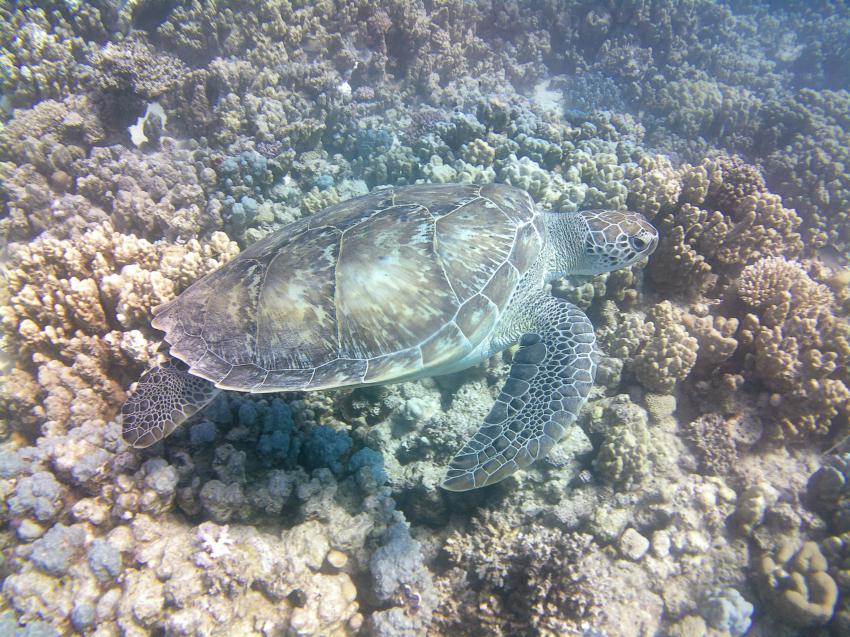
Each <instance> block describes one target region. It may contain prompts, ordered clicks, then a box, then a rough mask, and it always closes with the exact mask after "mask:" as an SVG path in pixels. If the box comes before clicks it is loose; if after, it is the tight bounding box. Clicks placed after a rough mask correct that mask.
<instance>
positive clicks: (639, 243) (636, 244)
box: [632, 237, 646, 252]
mask: <svg viewBox="0 0 850 637" xmlns="http://www.w3.org/2000/svg"><path fill="white" fill-rule="evenodd" d="M632 247H633V248H634V249H635V250H637V251H638V252H640V251H641V250H643V249H644V248H646V241H644V240H643V239H641V238H640V237H632Z"/></svg>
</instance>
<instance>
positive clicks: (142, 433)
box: [121, 359, 219, 448]
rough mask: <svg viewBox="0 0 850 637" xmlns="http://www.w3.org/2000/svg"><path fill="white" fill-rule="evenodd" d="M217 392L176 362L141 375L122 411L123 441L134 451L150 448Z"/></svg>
mask: <svg viewBox="0 0 850 637" xmlns="http://www.w3.org/2000/svg"><path fill="white" fill-rule="evenodd" d="M218 392H219V390H218V389H216V387H215V385H213V384H212V383H210V382H209V381H206V380H204V379H202V378H198V377H197V376H193V375H192V374H190V373H189V368H188V367H186V366H185V365H184V364H182V363H178V362H177V361H175V360H174V359H172V360H170V361H168V362H167V363H164V364H163V365H159V366H157V367H154V368H153V369H151V370H149V371H147V372H145V373H144V374H142V377H141V378H140V379H139V383H138V385H137V387H136V389H135V390H134V391H133V393H132V394H131V395H130V397H129V398H128V399H127V402H125V403H124V405H123V406H122V407H121V419H122V425H123V427H124V440H125V441H126V442H127V444H129V445H132V446H134V447H138V448H143V447H149V446H150V445H152V444H153V443H155V442H157V441H159V440H162V439H163V438H165V437H166V436H168V435H169V434H170V433H171V432H172V431H174V429H175V428H176V427H177V426H179V425H180V424H182V423H183V422H185V421H186V420H188V419H189V418H190V417H191V416H193V415H194V414H196V413H198V412H199V411H200V410H201V409H203V408H204V407H205V406H206V405H207V403H209V402H210V401H211V400H212V399H213V398H215V395H216V394H217V393H218Z"/></svg>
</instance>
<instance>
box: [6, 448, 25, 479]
mask: <svg viewBox="0 0 850 637" xmlns="http://www.w3.org/2000/svg"><path fill="white" fill-rule="evenodd" d="M26 469H27V464H26V463H25V462H24V460H23V458H21V455H20V454H19V453H17V452H15V451H0V479H4V480H5V479H7V478H16V477H18V476H19V475H21V474H22V473H24V472H25V471H26Z"/></svg>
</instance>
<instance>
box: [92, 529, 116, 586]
mask: <svg viewBox="0 0 850 637" xmlns="http://www.w3.org/2000/svg"><path fill="white" fill-rule="evenodd" d="M88 562H89V567H90V568H91V570H92V572H93V573H94V576H95V577H96V578H97V579H98V581H100V582H108V581H110V580H114V579H115V578H117V577H118V575H119V574H120V573H121V552H120V551H119V550H118V549H117V548H115V547H114V546H112V544H110V543H109V542H108V541H106V540H103V539H100V538H98V539H96V540H94V541H93V542H92V543H91V547H89V554H88Z"/></svg>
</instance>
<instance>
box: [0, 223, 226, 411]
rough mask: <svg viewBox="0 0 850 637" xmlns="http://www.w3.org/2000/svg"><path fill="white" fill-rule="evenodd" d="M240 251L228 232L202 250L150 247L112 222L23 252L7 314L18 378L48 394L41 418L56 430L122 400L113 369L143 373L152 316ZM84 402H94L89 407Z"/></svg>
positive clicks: (195, 244) (149, 354)
mask: <svg viewBox="0 0 850 637" xmlns="http://www.w3.org/2000/svg"><path fill="white" fill-rule="evenodd" d="M237 252H238V249H237V247H236V245H235V244H234V243H232V242H230V241H229V240H228V239H227V238H226V236H224V235H223V234H221V233H219V234H215V235H213V237H212V239H211V240H210V241H209V242H205V243H204V244H201V243H200V242H199V241H197V240H193V241H190V242H189V243H187V244H184V245H182V246H181V245H168V244H165V243H158V244H153V243H150V242H149V241H146V240H144V239H139V238H137V237H136V236H135V235H128V234H121V233H119V232H116V231H115V230H114V229H113V227H112V226H111V225H110V224H109V223H108V222H104V223H102V224H100V225H97V226H95V227H93V228H91V229H89V230H88V231H86V232H85V233H84V234H83V235H82V236H81V237H79V238H77V239H56V238H53V237H51V236H50V235H47V234H46V235H43V236H42V237H40V238H39V239H37V240H36V241H34V242H32V243H30V244H17V245H16V246H15V248H14V252H13V256H12V259H11V261H10V263H9V264H8V271H7V277H8V282H9V288H10V292H11V294H10V298H9V302H8V305H6V306H4V307H3V308H2V309H0V312H1V313H2V314H0V315H2V320H3V327H4V331H5V334H6V342H7V343H8V344H9V345H10V346H13V347H15V349H16V350H17V351H18V352H19V366H20V369H19V371H18V372H17V373H18V374H32V375H33V377H35V378H37V379H38V384H39V385H41V387H42V390H43V391H45V392H47V400H46V402H45V408H46V412H43V417H46V418H47V420H48V421H49V422H53V423H55V424H54V426H59V427H64V426H65V425H64V421H66V420H67V419H68V418H69V416H70V413H71V411H77V412H78V414H77V415H78V416H82V415H84V414H88V413H89V409H90V410H91V411H92V412H93V413H99V414H100V417H103V416H104V415H105V414H106V413H107V412H108V411H109V410H108V408H107V406H106V404H113V405H114V404H115V402H116V401H117V400H119V399H120V398H121V396H122V394H123V392H122V390H121V387H120V386H119V385H117V384H116V382H115V379H114V377H113V373H112V371H111V370H113V369H116V368H122V367H125V366H126V365H127V364H128V363H129V364H131V366H132V367H133V368H135V369H136V370H138V369H139V366H140V365H144V364H145V363H146V362H148V361H150V360H152V358H153V356H154V353H155V351H156V338H155V337H154V336H153V334H152V333H150V331H149V330H150V328H149V327H148V316H149V315H150V314H149V313H150V309H151V308H152V307H154V306H155V305H157V304H159V303H162V302H164V301H166V300H169V299H170V298H172V297H173V296H174V295H175V294H176V293H177V292H179V291H180V290H182V289H183V288H185V287H186V286H187V285H188V284H189V283H191V282H192V281H193V280H195V279H196V278H197V277H199V276H201V275H203V274H205V273H206V272H209V271H210V270H213V269H215V268H217V267H218V266H219V265H221V264H222V263H223V262H225V261H227V260H228V259H230V258H232V257H233V256H235V254H236V253H237ZM139 330H144V332H147V333H148V334H150V338H146V337H145V336H143V333H142V332H141V331H139ZM81 392H82V393H81ZM85 399H89V400H96V402H95V403H94V404H92V405H90V406H89V407H88V408H86V407H85V404H86V401H85ZM98 401H106V404H103V403H101V402H98ZM13 402H15V401H13ZM20 408H21V406H20V405H19V406H18V407H17V408H16V409H20ZM30 408H31V409H36V410H40V411H41V410H42V409H43V408H42V407H40V406H38V403H35V404H32V405H31V406H30ZM69 410H71V411H69ZM74 421H75V422H77V423H79V422H81V419H80V418H79V417H77V418H75V419H74Z"/></svg>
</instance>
